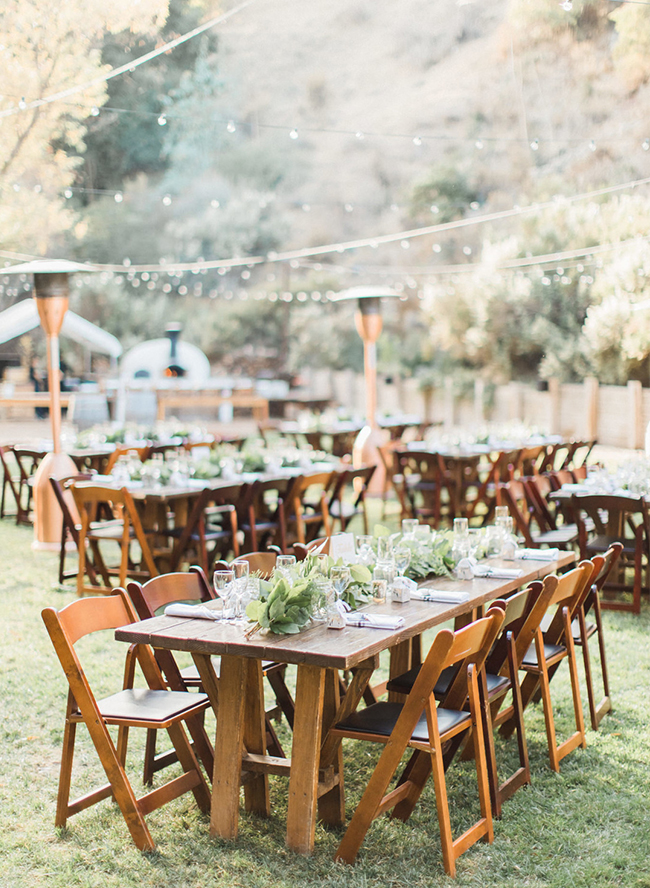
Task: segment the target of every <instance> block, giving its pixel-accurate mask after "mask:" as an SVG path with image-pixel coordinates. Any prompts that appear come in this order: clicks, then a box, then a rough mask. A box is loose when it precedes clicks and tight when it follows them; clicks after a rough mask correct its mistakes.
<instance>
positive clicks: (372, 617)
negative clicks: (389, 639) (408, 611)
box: [345, 611, 404, 629]
mask: <svg viewBox="0 0 650 888" xmlns="http://www.w3.org/2000/svg"><path fill="white" fill-rule="evenodd" d="M345 623H346V625H347V626H360V627H361V628H362V629H399V628H400V627H401V626H403V625H404V619H403V617H391V616H389V615H388V614H362V613H359V612H358V611H355V612H354V613H351V614H346V615H345Z"/></svg>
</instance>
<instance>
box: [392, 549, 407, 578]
mask: <svg viewBox="0 0 650 888" xmlns="http://www.w3.org/2000/svg"><path fill="white" fill-rule="evenodd" d="M410 563H411V550H410V549H408V548H407V547H406V546H398V547H397V548H396V549H395V567H396V568H397V573H398V575H399V576H400V577H403V576H404V571H405V570H406V568H407V567H408V566H409V564H410Z"/></svg>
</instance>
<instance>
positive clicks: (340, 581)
mask: <svg viewBox="0 0 650 888" xmlns="http://www.w3.org/2000/svg"><path fill="white" fill-rule="evenodd" d="M351 579H352V575H351V574H350V568H349V567H345V566H342V567H341V566H336V567H333V568H332V569H331V571H330V580H331V581H332V585H333V586H334V591H335V592H336V597H337V598H340V597H341V595H343V593H344V592H345V590H346V589H347V588H348V586H349V585H350V580H351Z"/></svg>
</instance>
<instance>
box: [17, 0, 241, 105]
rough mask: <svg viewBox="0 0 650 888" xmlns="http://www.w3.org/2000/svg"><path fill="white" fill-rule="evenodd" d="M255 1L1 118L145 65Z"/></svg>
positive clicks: (53, 100)
mask: <svg viewBox="0 0 650 888" xmlns="http://www.w3.org/2000/svg"><path fill="white" fill-rule="evenodd" d="M255 2H256V0H245V2H244V3H240V4H239V6H235V7H234V8H233V9H230V10H228V12H224V13H223V14H222V15H219V16H217V17H216V18H213V19H210V21H208V22H205V24H203V25H199V27H198V28H194V30H192V31H188V33H187V34H181V36H180V37H176V38H175V39H174V40H170V41H169V42H168V43H165V44H163V45H162V46H159V47H157V48H156V49H154V50H152V52H148V53H145V55H142V56H140V57H139V58H137V59H134V60H133V61H131V62H127V63H126V64H125V65H120V67H118V68H112V69H111V70H110V71H108V72H107V73H105V74H100V75H99V76H98V77H93V78H92V80H87V81H86V82H85V83H79V84H77V85H76V86H71V87H68V89H63V90H61V91H60V92H58V93H54V94H53V95H51V96H44V97H43V98H42V99H35V100H34V101H33V102H26V101H25V99H24V98H22V99H21V101H20V102H19V103H18V108H6V109H5V110H4V111H0V119H1V118H3V117H9V116H10V115H12V114H17V113H18V112H19V111H25V110H27V109H32V108H40V107H42V106H43V105H50V104H52V103H53V102H59V101H61V100H62V99H67V98H68V97H69V96H74V95H77V94H78V93H82V92H85V91H86V90H87V89H90V88H91V87H93V86H97V85H98V84H100V83H106V82H107V81H108V80H112V79H113V78H114V77H119V76H120V74H125V73H126V72H127V71H129V72H132V71H135V69H136V68H138V67H139V66H140V65H144V64H145V63H146V62H150V61H151V60H152V59H155V58H157V57H158V56H159V55H162V54H163V53H165V52H169V51H170V50H172V49H175V47H177V46H180V45H181V44H182V43H186V42H187V41H188V40H191V39H192V38H193V37H198V36H199V34H203V33H205V31H209V30H210V29H211V28H214V27H215V25H218V24H220V23H221V22H225V21H226V19H229V18H231V17H232V16H233V15H236V14H237V13H238V12H241V11H242V10H243V9H246V7H247V6H250V5H251V4H252V3H255Z"/></svg>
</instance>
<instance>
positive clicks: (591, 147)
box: [589, 139, 596, 151]
mask: <svg viewBox="0 0 650 888" xmlns="http://www.w3.org/2000/svg"><path fill="white" fill-rule="evenodd" d="M589 150H590V151H595V150H596V142H595V141H594V140H593V139H592V140H591V141H590V142H589Z"/></svg>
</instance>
